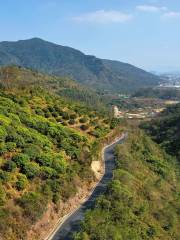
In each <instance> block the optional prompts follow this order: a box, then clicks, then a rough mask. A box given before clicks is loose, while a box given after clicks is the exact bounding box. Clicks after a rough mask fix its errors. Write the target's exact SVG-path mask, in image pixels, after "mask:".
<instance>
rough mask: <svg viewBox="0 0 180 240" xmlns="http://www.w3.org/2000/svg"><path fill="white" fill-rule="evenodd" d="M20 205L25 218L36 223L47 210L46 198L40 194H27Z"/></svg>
mask: <svg viewBox="0 0 180 240" xmlns="http://www.w3.org/2000/svg"><path fill="white" fill-rule="evenodd" d="M18 204H19V205H20V206H21V207H22V208H23V211H24V215H25V217H26V218H27V219H28V220H29V221H30V222H31V223H34V222H36V221H37V220H38V219H39V218H40V217H41V216H42V214H43V212H44V211H45V209H46V205H47V202H46V198H45V197H43V196H42V195H41V194H40V193H38V192H28V193H25V194H24V195H23V196H22V197H21V198H20V199H18Z"/></svg>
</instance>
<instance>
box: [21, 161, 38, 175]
mask: <svg viewBox="0 0 180 240" xmlns="http://www.w3.org/2000/svg"><path fill="white" fill-rule="evenodd" d="M22 173H24V174H25V175H26V176H27V178H34V177H36V176H38V174H39V165H38V164H37V163H35V162H26V163H25V164H24V165H23V168H22Z"/></svg>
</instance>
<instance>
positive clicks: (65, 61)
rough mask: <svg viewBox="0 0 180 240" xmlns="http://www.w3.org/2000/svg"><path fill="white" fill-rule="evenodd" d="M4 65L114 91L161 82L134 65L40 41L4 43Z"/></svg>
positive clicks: (0, 58) (0, 45)
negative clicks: (63, 77)
mask: <svg viewBox="0 0 180 240" xmlns="http://www.w3.org/2000/svg"><path fill="white" fill-rule="evenodd" d="M4 65H5V66H7V65H18V66H22V67H26V68H32V69H34V70H37V71H40V72H44V73H48V74H53V75H57V76H68V77H70V78H73V79H74V80H76V81H77V82H79V83H81V84H85V85H87V86H90V87H93V88H95V89H98V90H99V89H100V90H106V91H111V92H132V91H135V90H137V89H139V88H143V87H150V86H155V85H157V84H158V82H159V81H160V79H159V77H157V76H155V75H153V74H151V73H149V72H146V71H144V70H142V69H139V68H137V67H135V66H132V65H130V64H126V63H122V62H119V61H111V60H103V59H99V58H97V57H95V56H91V55H85V54H84V53H82V52H80V51H78V50H76V49H73V48H70V47H65V46H61V45H57V44H54V43H50V42H47V41H44V40H42V39H39V38H32V39H29V40H20V41H17V42H8V41H4V42H0V66H4Z"/></svg>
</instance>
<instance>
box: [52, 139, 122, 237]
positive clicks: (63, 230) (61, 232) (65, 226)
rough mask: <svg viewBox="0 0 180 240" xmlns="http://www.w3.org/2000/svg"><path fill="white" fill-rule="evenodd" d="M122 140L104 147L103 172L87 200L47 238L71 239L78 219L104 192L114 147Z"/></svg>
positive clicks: (110, 168)
mask: <svg viewBox="0 0 180 240" xmlns="http://www.w3.org/2000/svg"><path fill="white" fill-rule="evenodd" d="M123 141H124V138H121V139H120V140H118V141H116V142H115V143H113V144H112V145H110V146H108V147H106V148H105V149H104V161H105V173H104V176H103V177H102V179H101V181H100V182H99V184H98V185H97V186H96V188H95V189H94V191H93V192H92V195H91V196H90V197H89V198H88V200H87V201H86V202H84V203H83V204H82V205H81V207H80V208H78V209H77V210H76V211H75V212H74V213H73V214H71V215H70V216H69V217H68V218H67V219H66V220H65V222H64V223H62V224H60V226H59V228H58V229H57V230H55V234H53V235H52V236H51V237H50V238H48V240H72V235H73V234H74V233H75V232H77V231H78V230H79V229H80V221H82V220H83V217H84V214H85V212H86V211H87V210H88V209H91V208H93V207H94V205H95V200H96V198H97V197H98V196H100V195H101V194H103V193H104V192H105V190H106V187H107V184H108V183H109V182H110V180H111V179H112V176H113V170H114V168H115V158H114V148H115V146H116V145H117V144H120V143H122V142H123Z"/></svg>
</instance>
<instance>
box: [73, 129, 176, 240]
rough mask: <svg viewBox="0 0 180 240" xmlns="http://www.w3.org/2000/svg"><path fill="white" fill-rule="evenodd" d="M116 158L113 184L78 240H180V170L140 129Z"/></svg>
mask: <svg viewBox="0 0 180 240" xmlns="http://www.w3.org/2000/svg"><path fill="white" fill-rule="evenodd" d="M115 155H116V169H115V170H114V174H113V180H112V181H111V182H110V184H109V185H108V187H107V190H106V192H105V194H104V195H102V196H100V197H99V198H98V199H97V201H96V204H95V207H94V208H93V209H91V210H89V211H87V213H86V215H85V219H84V221H83V222H82V224H81V231H79V232H78V233H76V234H75V237H74V239H75V240H83V239H88V240H94V239H96V240H101V239H102V240H104V239H107V240H109V239H128V240H129V239H130V240H139V239H145V240H148V239H149V240H150V239H164V240H168V239H171V238H172V236H173V239H179V237H180V231H179V224H180V222H179V218H178V214H179V212H178V209H179V207H178V206H179V205H178V198H179V187H180V185H179V176H178V171H177V169H179V165H174V161H173V158H172V157H171V156H168V155H166V154H165V153H164V151H163V150H162V149H161V148H160V147H159V146H158V145H157V144H155V143H154V142H153V141H152V140H151V139H150V138H149V137H148V136H146V135H145V134H144V133H143V132H141V131H140V130H137V129H136V128H134V129H133V130H131V132H129V134H128V139H126V142H125V143H123V144H121V145H118V146H117V147H116V150H115Z"/></svg>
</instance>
